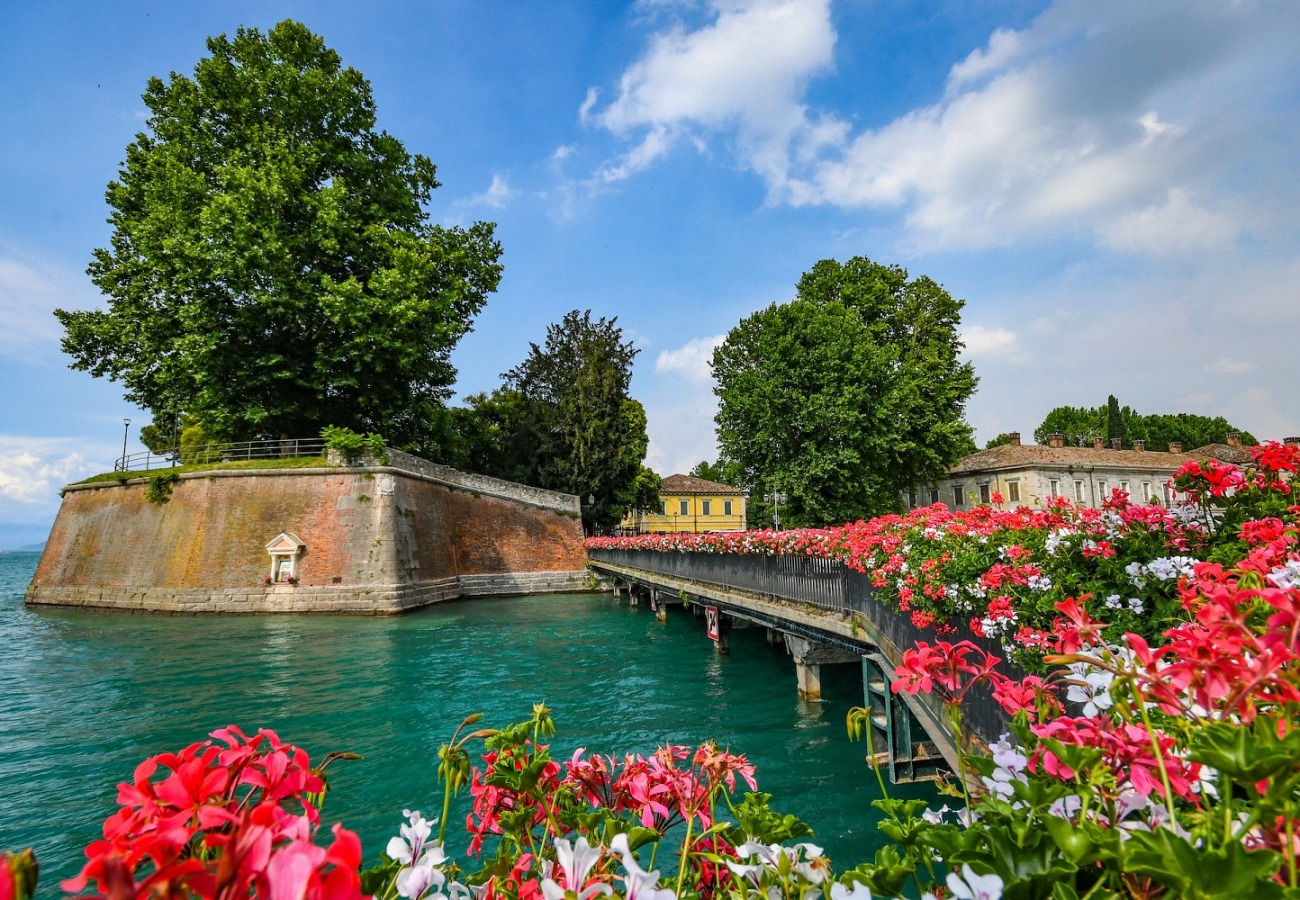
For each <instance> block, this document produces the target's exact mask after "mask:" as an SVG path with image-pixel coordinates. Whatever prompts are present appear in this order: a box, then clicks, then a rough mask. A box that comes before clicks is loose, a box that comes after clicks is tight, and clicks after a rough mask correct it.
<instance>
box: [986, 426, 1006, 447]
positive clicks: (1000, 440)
mask: <svg viewBox="0 0 1300 900" xmlns="http://www.w3.org/2000/svg"><path fill="white" fill-rule="evenodd" d="M1009 443H1011V435H1010V434H1008V433H1007V432H1005V431H1004V432H1002V433H1001V434H999V435H998V436H997V437H995V438H990V439H989V442H988V443H987V444H985V445H984V449H985V450H992V449H993V448H994V447H1001V446H1003V445H1004V444H1009Z"/></svg>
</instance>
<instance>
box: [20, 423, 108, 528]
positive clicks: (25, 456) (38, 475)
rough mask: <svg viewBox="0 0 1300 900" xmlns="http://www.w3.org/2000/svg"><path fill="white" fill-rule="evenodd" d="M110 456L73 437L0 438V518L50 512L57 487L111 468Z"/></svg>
mask: <svg viewBox="0 0 1300 900" xmlns="http://www.w3.org/2000/svg"><path fill="white" fill-rule="evenodd" d="M111 455H113V454H112V452H111V451H107V452H106V448H104V447H100V446H98V445H96V444H92V443H90V442H87V441H84V440H80V439H76V438H33V437H20V436H14V435H0V519H9V518H10V517H11V516H14V515H31V514H32V513H33V512H40V511H45V510H52V509H53V508H55V507H56V506H57V504H58V491H59V488H61V487H62V486H63V485H65V484H68V483H69V482H72V481H76V480H78V479H81V478H85V477H86V476H88V475H94V474H96V473H97V472H102V471H104V470H105V468H111V466H106V465H105V463H104V460H105V459H107V458H109V457H110V456H111Z"/></svg>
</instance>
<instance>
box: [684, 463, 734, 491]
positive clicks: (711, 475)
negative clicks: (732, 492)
mask: <svg viewBox="0 0 1300 900" xmlns="http://www.w3.org/2000/svg"><path fill="white" fill-rule="evenodd" d="M687 474H688V475H690V476H691V477H692V478H703V479H704V480H705V481H716V482H717V483H718V484H727V485H731V486H732V487H744V486H745V480H744V479H745V472H744V470H743V469H741V467H740V466H738V465H737V464H736V463H734V462H731V461H729V460H725V459H719V460H718V461H717V462H712V463H711V462H709V461H708V460H707V459H704V460H700V461H699V462H698V463H696V464H695V468H693V469H691V471H690V472H688V473H687Z"/></svg>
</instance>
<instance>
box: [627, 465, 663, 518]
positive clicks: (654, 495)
mask: <svg viewBox="0 0 1300 900" xmlns="http://www.w3.org/2000/svg"><path fill="white" fill-rule="evenodd" d="M662 487H663V479H662V478H660V477H659V476H658V475H657V474H656V473H655V471H654V469H650V468H647V467H645V466H642V467H641V471H640V473H638V474H637V476H636V483H635V484H634V485H633V486H632V504H631V506H630V507H629V509H630V510H631V511H632V512H642V513H644V512H657V511H658V510H659V491H660V489H661V488H662Z"/></svg>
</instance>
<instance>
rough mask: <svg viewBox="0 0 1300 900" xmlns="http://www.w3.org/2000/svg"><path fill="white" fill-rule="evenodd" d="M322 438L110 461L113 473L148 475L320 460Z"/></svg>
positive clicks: (177, 449)
mask: <svg viewBox="0 0 1300 900" xmlns="http://www.w3.org/2000/svg"><path fill="white" fill-rule="evenodd" d="M324 453H325V441H324V439H323V438H318V437H315V438H273V439H271V440H266V441H237V442H234V443H226V444H195V445H192V446H186V447H173V448H171V449H168V450H164V451H162V452H161V453H154V452H153V451H150V450H145V451H142V452H140V453H131V454H129V455H127V456H123V457H119V458H118V459H116V460H114V461H113V471H114V472H148V471H152V470H154V469H167V468H175V467H176V466H195V465H205V464H209V463H224V462H243V461H246V460H253V459H292V458H294V457H299V456H322V455H324Z"/></svg>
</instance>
